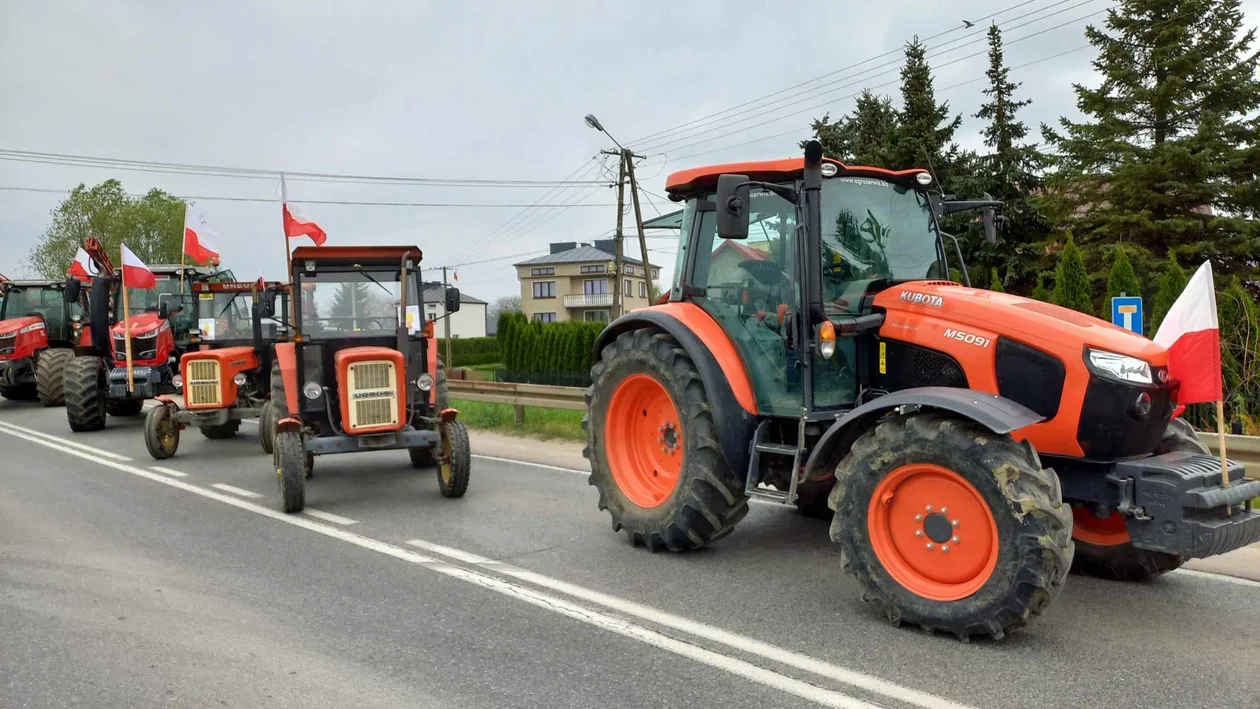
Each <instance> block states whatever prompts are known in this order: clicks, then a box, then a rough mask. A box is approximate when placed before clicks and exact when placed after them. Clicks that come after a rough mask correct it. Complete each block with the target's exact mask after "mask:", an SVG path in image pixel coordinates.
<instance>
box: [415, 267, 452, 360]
mask: <svg viewBox="0 0 1260 709" xmlns="http://www.w3.org/2000/svg"><path fill="white" fill-rule="evenodd" d="M446 268H447V267H446V266H443V267H442V316H443V317H442V331H443V333H445V337H446V360H444V361H443V362H442V364H443V365H444V366H445V367H446V371H448V372H449V371H451V368H452V367H454V366H455V364H454V362H452V361H451V314H450V313H448V312H446V289H447V288H450V285H449V284H447V282H446ZM421 280H424V279H421ZM420 317H424V313H420Z"/></svg>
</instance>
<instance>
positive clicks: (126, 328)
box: [118, 246, 136, 393]
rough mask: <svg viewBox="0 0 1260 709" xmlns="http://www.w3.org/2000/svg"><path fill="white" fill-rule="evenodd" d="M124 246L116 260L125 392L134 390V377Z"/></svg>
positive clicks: (119, 250)
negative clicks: (125, 354) (125, 367)
mask: <svg viewBox="0 0 1260 709" xmlns="http://www.w3.org/2000/svg"><path fill="white" fill-rule="evenodd" d="M125 248H126V247H125V246H123V247H120V248H119V249H118V262H119V263H121V264H122V276H121V277H122V301H123V343H124V349H126V351H127V392H128V393H131V392H134V391H135V390H136V379H135V375H134V373H133V372H132V371H131V308H130V304H129V303H128V301H127V257H126V256H125V255H124V253H123V249H125Z"/></svg>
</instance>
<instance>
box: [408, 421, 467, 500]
mask: <svg viewBox="0 0 1260 709" xmlns="http://www.w3.org/2000/svg"><path fill="white" fill-rule="evenodd" d="M446 435H447V436H449V437H450V441H451V483H450V485H447V484H446V483H445V482H443V480H442V471H441V470H440V469H439V470H438V472H437V476H438V489H439V490H441V491H442V496H443V497H450V498H456V497H463V496H464V493H465V492H467V491H468V480H469V478H471V477H472V447H471V445H470V444H469V442H468V429H467V428H466V427H465V426H464V422H463V421H452V422H450V423H449V424H447V425H446ZM412 450H417V449H415V448H413V449H412Z"/></svg>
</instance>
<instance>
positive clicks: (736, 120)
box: [643, 0, 1106, 151]
mask: <svg viewBox="0 0 1260 709" xmlns="http://www.w3.org/2000/svg"><path fill="white" fill-rule="evenodd" d="M1068 1H1070V0H1060V2H1059V3H1056V5H1058V4H1062V3H1064V2H1068ZM1092 2H1095V0H1081V1H1080V2H1077V3H1076V4H1075V5H1071V6H1070V7H1066V8H1063V9H1061V10H1057V11H1055V12H1053V13H1050V14H1048V15H1045V16H1043V17H1039V18H1037V19H1034V20H1030V21H1028V22H1025V23H1023V24H1020V25H1016V26H1013V27H1009V28H1007V31H1010V30H1015V29H1020V28H1022V27H1026V26H1028V25H1030V24H1034V23H1037V22H1042V21H1044V20H1046V19H1049V18H1050V17H1053V16H1055V15H1059V14H1062V13H1064V12H1068V11H1071V10H1073V9H1076V8H1079V7H1081V6H1083V5H1087V4H1090V3H1092ZM1051 7H1054V6H1051ZM1037 12H1040V11H1037ZM1103 12H1106V10H1098V11H1095V12H1092V13H1088V14H1086V15H1082V16H1080V17H1077V18H1075V19H1072V20H1069V21H1067V22H1064V23H1061V24H1058V25H1055V26H1053V27H1047V28H1043V29H1040V30H1037V31H1035V32H1031V33H1029V34H1027V35H1024V36H1022V37H1018V38H1015V39H1012V40H1009V41H1007V42H1006V43H1005V44H1007V45H1011V44H1017V43H1018V42H1020V41H1023V40H1026V39H1030V38H1033V37H1038V36H1040V35H1043V34H1046V33H1049V32H1053V31H1055V30H1058V29H1062V28H1063V27H1067V26H1069V25H1072V24H1075V23H1077V22H1080V21H1081V20H1085V19H1088V18H1090V17H1093V16H1094V15H1099V14H1102V13H1103ZM1029 14H1033V13H1029ZM1021 17H1024V16H1021ZM1017 19H1020V18H1018V17H1017V18H1013V20H1012V21H1014V20H1017ZM980 34H984V33H976V35H971V36H978V35H980ZM971 36H968V37H963V38H960V39H969V38H970V37H971ZM954 41H958V40H954ZM974 43H975V42H969V43H968V44H974ZM966 46H968V45H966V44H964V45H960V46H957V47H953V48H949V49H944V48H940V49H937V50H936V51H933V52H931V53H929V54H928V55H927V58H929V59H934V58H937V57H940V56H943V55H946V54H950V53H953V52H955V51H958V50H959V49H963V48H965V47H966ZM986 53H987V50H983V51H980V52H975V53H973V54H969V55H966V56H963V57H959V58H957V59H953V60H951V61H949V62H946V63H944V64H938V65H935V66H934V67H933V69H939V68H940V67H945V66H950V65H951V64H957V63H958V62H961V61H965V60H967V59H973V58H975V57H979V56H983V55H985V54H986ZM901 64H902V61H901V60H897V61H893V62H888V63H885V64H881V65H880V66H877V67H872V68H871V69H868V70H866V71H864V72H861V74H863V76H859V77H858V78H853V76H849V77H845V78H844V79H839V80H837V81H833V82H830V83H828V84H825V85H823V86H819V87H816V88H815V89H811V90H810V91H806V92H801V93H799V94H794V95H793V97H795V96H802V97H804V99H813V98H820V97H823V96H828V95H831V94H835V93H838V92H840V91H842V90H844V89H846V88H848V87H851V86H856V85H859V84H862V83H865V82H867V81H870V80H872V79H875V78H877V77H880V76H886V75H888V74H893V73H896V72H897V71H899V69H900V66H901ZM889 67H891V68H889ZM871 72H875V73H871ZM865 74H869V76H866V75H865ZM893 83H896V82H895V81H894V82H888V83H886V84H882V85H881V86H886V85H889V84H893ZM835 84H840V85H839V86H835V88H829V89H827V90H826V91H821V92H817V91H816V89H821V88H824V87H826V86H833V85H835ZM866 88H871V87H866ZM875 88H878V87H875ZM859 93H861V92H856V93H852V94H849V95H847V96H842V97H840V98H836V99H828V100H827V101H826V102H825V103H821V104H817V105H814V106H811V107H809V108H805V109H798V110H791V109H792V108H793V107H794V106H798V105H800V104H801V103H804V100H801V101H796V102H793V103H791V104H785V105H780V106H769V107H768V108H765V110H761V111H759V112H756V113H751V114H749V115H746V116H743V117H742V118H741V117H738V114H736V115H733V116H730V117H729V118H727V119H722V121H719V122H718V123H724V124H723V125H714V126H712V127H710V128H706V129H704V130H701V131H699V132H697V133H694V134H693V135H688V136H676V137H673V138H669V139H667V140H666V141H665V142H663V143H657V144H655V145H650V146H644V147H643V149H644V150H660V149H663V148H669V149H670V150H675V151H676V150H685V149H687V148H691V147H695V146H696V145H700V144H702V143H705V142H710V141H713V140H718V139H720V138H723V137H726V136H729V135H734V134H735V133H741V132H743V131H747V130H751V129H753V128H758V127H760V126H763V125H767V124H770V123H775V122H778V121H781V120H785V119H788V118H791V117H793V116H796V115H799V114H801V113H806V112H812V111H816V110H818V109H820V108H827V107H829V106H831V105H832V104H834V103H838V102H840V101H843V100H845V99H849V98H853V97H854V96H857V95H858V94H859ZM806 94H808V95H806ZM788 98H792V97H788ZM783 111H790V112H789V113H785V114H783V115H780V116H777V117H774V118H769V119H767V120H764V121H761V122H759V123H754V124H752V125H748V126H744V127H742V128H735V129H734V130H730V131H727V132H725V133H721V134H719V135H716V136H713V137H710V138H702V139H700V140H695V139H696V138H699V137H700V136H703V135H706V134H710V133H713V132H714V131H717V130H722V129H724V128H731V127H733V126H735V125H738V124H740V123H744V122H746V121H750V120H753V119H756V118H760V117H762V116H767V115H770V114H774V113H781V112H783ZM745 113H746V112H745ZM689 140H690V141H693V142H690V143H685V144H683V145H676V143H679V142H683V141H689Z"/></svg>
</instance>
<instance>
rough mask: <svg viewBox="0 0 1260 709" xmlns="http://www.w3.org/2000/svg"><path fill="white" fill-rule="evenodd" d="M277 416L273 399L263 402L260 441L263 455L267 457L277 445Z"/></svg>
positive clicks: (259, 432) (260, 417) (259, 413)
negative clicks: (275, 444) (274, 444)
mask: <svg viewBox="0 0 1260 709" xmlns="http://www.w3.org/2000/svg"><path fill="white" fill-rule="evenodd" d="M275 415H276V412H275V406H274V405H273V404H272V403H271V399H267V400H266V401H264V402H263V405H262V410H261V411H259V412H258V440H259V442H260V443H261V444H262V449H263V453H266V454H267V455H271V451H272V444H273V443H275V435H276V419H275Z"/></svg>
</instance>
